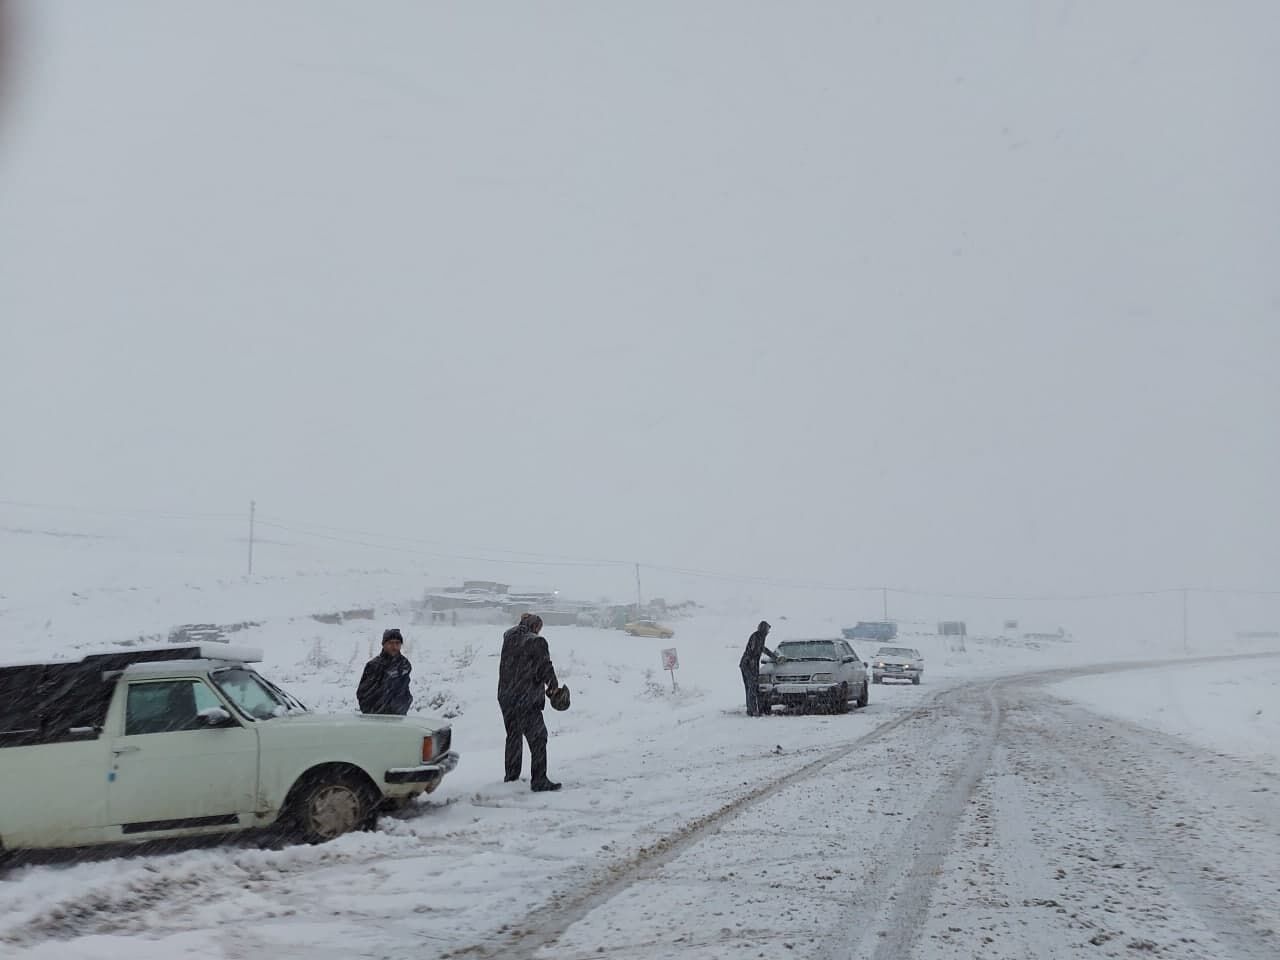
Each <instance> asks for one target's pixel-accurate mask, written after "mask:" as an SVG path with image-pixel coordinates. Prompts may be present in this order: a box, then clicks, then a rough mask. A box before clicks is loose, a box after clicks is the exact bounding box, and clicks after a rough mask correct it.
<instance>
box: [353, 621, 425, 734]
mask: <svg viewBox="0 0 1280 960" xmlns="http://www.w3.org/2000/svg"><path fill="white" fill-rule="evenodd" d="M403 647H404V637H403V636H401V635H400V631H399V630H398V629H397V628H395V627H392V628H391V629H389V630H383V631H382V652H381V653H380V654H378V655H377V656H376V657H374V658H373V659H372V660H370V661H369V662H368V663H366V664H365V665H364V673H363V674H362V675H361V677H360V686H358V687H356V701H357V702H358V703H359V704H360V712H361V713H389V714H399V715H400V716H402V717H403V716H404V715H405V714H406V713H408V712H409V707H411V706H412V705H413V694H412V693H410V692H409V674H410V673H411V672H412V671H413V664H411V663H410V662H409V658H408V657H406V656H405V655H404V654H403V653H401V650H402V649H403Z"/></svg>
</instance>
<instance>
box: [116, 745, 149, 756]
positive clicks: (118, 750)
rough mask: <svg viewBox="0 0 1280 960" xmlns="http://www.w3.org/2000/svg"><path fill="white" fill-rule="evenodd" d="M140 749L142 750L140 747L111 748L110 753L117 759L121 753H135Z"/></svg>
mask: <svg viewBox="0 0 1280 960" xmlns="http://www.w3.org/2000/svg"><path fill="white" fill-rule="evenodd" d="M141 749H142V748H141V747H134V746H124V747H112V748H111V752H112V753H114V754H115V755H116V756H117V757H118V756H120V754H122V753H137V752H138V751H139V750H141Z"/></svg>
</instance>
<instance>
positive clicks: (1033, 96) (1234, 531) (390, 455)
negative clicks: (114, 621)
mask: <svg viewBox="0 0 1280 960" xmlns="http://www.w3.org/2000/svg"><path fill="white" fill-rule="evenodd" d="M13 12H14V13H15V14H16V15H17V17H16V19H17V25H18V27H19V28H20V32H19V35H18V41H19V42H18V44H17V46H16V49H17V52H18V54H19V56H20V59H19V60H18V62H17V64H16V66H17V71H16V73H17V79H18V81H19V84H18V87H17V89H16V94H17V95H16V96H15V97H10V98H9V99H8V100H7V101H6V102H4V104H3V106H4V108H5V110H4V113H3V114H2V115H0V499H6V498H8V499H15V500H36V501H42V502H51V503H59V504H71V505H80V506H89V507H96V508H104V509H116V508H137V507H147V508H151V509H156V510H176V511H184V512H185V511H214V512H237V511H240V510H242V509H243V508H244V506H245V504H246V503H247V501H248V500H249V499H250V498H256V499H257V500H258V502H259V505H260V508H261V509H262V510H264V511H266V512H270V513H271V514H273V515H276V516H280V517H286V518H296V519H298V520H305V521H309V522H314V523H327V524H331V525H335V526H349V527H355V528H358V529H365V530H374V531H386V532H400V533H404V534H406V535H412V536H423V537H431V538H435V539H438V540H440V541H441V542H443V543H447V544H454V545H457V546H459V547H463V546H468V545H485V546H495V547H507V548H512V549H527V550H538V551H545V552H548V553H558V554H566V555H571V556H587V557H600V556H603V557H624V558H632V557H634V558H637V559H640V560H645V561H649V562H653V563H667V564H675V565H679V566H688V567H698V568H707V569H713V570H723V571H732V572H737V573H748V574H761V575H768V576H777V577H787V578H797V579H820V580H822V581H824V582H851V583H867V582H870V583H882V582H888V583H896V584H902V585H916V586H924V587H929V588H933V589H954V590H1013V591H1020V590H1022V591H1042V590H1092V589H1125V588H1130V587H1150V586H1170V585H1179V584H1182V583H1214V584H1223V585H1234V586H1253V587H1274V586H1275V583H1276V573H1277V571H1278V570H1280V511H1278V510H1277V507H1276V496H1277V491H1278V490H1280V430H1278V429H1277V414H1280V376H1278V374H1277V358H1278V357H1280V186H1278V181H1277V174H1276V171H1277V170H1280V103H1278V102H1277V100H1280V39H1278V38H1280V7H1278V6H1277V5H1276V4H1275V3H1274V2H1270V0H1258V2H1245V0H1240V2H1230V3H1217V4H1204V3H1197V2H1192V0H1185V2H1165V0H1159V2H1158V0H1145V2H1138V0H1135V2H1130V3H1125V4H1113V3H1103V2H1101V0H1098V2H1092V3H1070V2H1066V3H1064V2H1055V3H1048V2H1026V0H1005V2H981V3H976V4H957V3H952V2H948V0H929V2H926V0H917V2H913V3H906V4H904V3H899V2H889V0H884V2H877V3H871V2H866V3H853V2H849V3H830V4H815V3H807V4H806V3H787V4H780V3H738V2H735V3H696V4H690V3H685V2H678V3H663V2H653V0H647V2H643V3H631V4H626V5H623V4H617V3H611V4H596V3H577V4H565V3H554V4H549V3H541V4H486V5H483V6H480V5H473V4H454V5H449V6H445V5H443V4H428V3H419V2H407V0H406V2H390V0H381V2H376V3H361V2H354V0H352V2H345V3H338V2H320V0H306V2H302V0H273V2H261V0H254V2H248V0H216V2H215V0H203V2H192V0H150V2H143V0H115V2H112V3H101V2H97V0H80V2H71V0H38V2H37V0H28V2H26V3H18V4H16V5H15V9H14V11H13Z"/></svg>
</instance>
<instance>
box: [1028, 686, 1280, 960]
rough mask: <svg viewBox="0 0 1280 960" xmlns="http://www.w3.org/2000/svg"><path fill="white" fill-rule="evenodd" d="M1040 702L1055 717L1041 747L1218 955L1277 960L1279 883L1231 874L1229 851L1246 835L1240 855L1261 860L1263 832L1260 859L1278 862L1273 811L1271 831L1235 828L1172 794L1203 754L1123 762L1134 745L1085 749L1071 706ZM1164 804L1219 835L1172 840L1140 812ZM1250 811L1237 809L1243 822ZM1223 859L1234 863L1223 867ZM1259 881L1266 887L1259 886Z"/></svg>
mask: <svg viewBox="0 0 1280 960" xmlns="http://www.w3.org/2000/svg"><path fill="white" fill-rule="evenodd" d="M1042 707H1043V708H1045V709H1046V712H1049V711H1052V713H1054V714H1056V715H1057V716H1056V717H1054V718H1052V719H1050V720H1049V725H1048V726H1044V727H1041V729H1040V737H1039V739H1040V743H1041V744H1042V749H1043V750H1044V751H1046V752H1051V753H1053V754H1054V755H1056V756H1057V757H1058V758H1060V759H1061V761H1062V763H1063V765H1064V766H1065V767H1066V768H1067V769H1068V770H1069V771H1071V773H1072V774H1073V777H1072V782H1073V784H1074V785H1075V787H1076V788H1077V789H1079V790H1080V791H1081V792H1082V793H1084V794H1085V795H1086V796H1087V797H1088V798H1089V799H1090V800H1091V801H1092V803H1093V805H1094V806H1096V807H1097V808H1098V809H1100V810H1102V811H1105V813H1106V815H1107V816H1108V817H1109V818H1110V819H1111V820H1113V821H1114V822H1116V823H1117V824H1119V825H1120V826H1121V829H1122V833H1123V835H1124V837H1125V839H1126V840H1127V841H1128V842H1129V843H1130V844H1131V845H1132V846H1133V847H1135V848H1136V849H1138V850H1140V851H1142V853H1143V854H1144V855H1145V857H1146V858H1147V859H1148V860H1149V861H1150V862H1151V863H1152V864H1153V865H1154V867H1155V869H1156V870H1157V871H1158V872H1159V873H1160V875H1161V876H1162V877H1163V878H1164V880H1165V883H1166V884H1167V885H1168V887H1169V888H1170V889H1171V890H1173V891H1174V892H1175V893H1176V894H1177V896H1178V897H1179V898H1180V899H1181V900H1182V901H1183V902H1184V903H1185V904H1186V905H1187V906H1188V907H1189V908H1190V909H1191V910H1193V911H1194V912H1195V914H1196V917H1197V919H1198V920H1199V921H1200V922H1201V923H1202V924H1203V925H1204V927H1205V928H1206V929H1207V930H1208V931H1209V932H1210V933H1212V934H1213V936H1214V937H1216V938H1217V940H1218V941H1219V942H1220V943H1221V944H1222V945H1223V946H1224V947H1225V948H1226V949H1227V950H1228V951H1229V952H1228V953H1227V954H1226V955H1225V956H1224V957H1223V960H1228V958H1230V960H1275V958H1276V957H1277V956H1280V929H1277V910H1276V907H1275V902H1276V899H1275V898H1276V896H1277V895H1278V894H1280V889H1277V888H1276V880H1275V877H1274V876H1272V877H1271V878H1270V879H1268V878H1266V877H1264V876H1262V875H1257V874H1255V875H1253V876H1250V875H1249V873H1250V871H1249V870H1248V869H1247V868H1246V869H1245V871H1243V872H1242V873H1240V874H1234V871H1233V869H1232V866H1233V865H1234V862H1235V859H1236V858H1233V857H1232V856H1231V853H1232V851H1231V842H1232V840H1235V841H1237V842H1238V840H1239V837H1240V836H1247V837H1248V838H1249V840H1250V846H1251V849H1250V850H1248V851H1242V853H1246V854H1248V860H1254V861H1256V860H1258V859H1259V857H1258V853H1257V850H1256V848H1252V844H1253V843H1256V841H1257V840H1259V839H1260V838H1262V837H1266V838H1267V839H1269V840H1270V842H1271V844H1272V846H1273V855H1272V856H1271V857H1263V858H1261V859H1262V860H1264V862H1268V863H1271V864H1274V863H1275V862H1277V860H1280V843H1277V842H1276V841H1277V840H1280V833H1277V832H1276V828H1277V825H1278V818H1277V817H1276V816H1275V814H1274V812H1273V816H1272V820H1271V824H1270V829H1269V830H1266V831H1244V830H1243V829H1242V828H1241V827H1238V828H1237V829H1232V826H1231V824H1223V823H1222V822H1221V821H1223V820H1226V819H1227V818H1229V817H1230V816H1231V814H1230V813H1224V812H1222V811H1221V809H1220V808H1218V809H1214V810H1212V811H1209V810H1204V809H1201V808H1200V807H1199V805H1198V804H1196V803H1194V802H1186V803H1183V802H1179V801H1176V800H1171V799H1170V798H1171V795H1173V794H1174V793H1176V792H1178V791H1180V789H1182V787H1181V780H1182V779H1183V777H1182V776H1181V775H1180V774H1179V771H1178V770H1177V769H1176V767H1177V766H1179V765H1182V766H1184V767H1186V766H1189V765H1190V763H1191V760H1189V759H1187V757H1188V756H1191V755H1192V754H1195V755H1200V754H1197V753H1196V752H1195V751H1191V752H1189V753H1188V752H1187V751H1179V753H1180V754H1182V755H1181V756H1179V759H1178V760H1177V761H1176V762H1175V761H1173V759H1172V757H1173V756H1176V755H1177V754H1170V753H1169V752H1167V751H1158V752H1159V753H1163V754H1164V756H1163V757H1162V758H1160V759H1159V760H1158V761H1157V762H1156V763H1155V764H1154V766H1156V767H1157V768H1158V767H1160V766H1164V765H1165V764H1168V768H1167V772H1160V771H1158V770H1156V771H1152V770H1151V769H1150V767H1151V765H1149V764H1147V763H1145V762H1144V764H1143V767H1142V769H1141V770H1136V769H1130V768H1129V767H1128V764H1127V762H1126V761H1127V760H1128V759H1129V758H1130V756H1133V753H1132V751H1133V750H1134V749H1135V747H1136V745H1134V744H1132V743H1130V744H1128V745H1127V747H1128V749H1127V750H1126V754H1124V755H1119V756H1117V755H1116V753H1115V752H1114V750H1113V749H1108V748H1109V747H1110V746H1111V744H1108V743H1101V744H1100V743H1098V742H1097V738H1096V735H1095V736H1094V737H1090V738H1089V739H1090V740H1092V741H1093V742H1092V743H1090V744H1089V746H1088V747H1086V745H1085V744H1086V739H1085V738H1084V737H1081V736H1080V735H1079V731H1080V729H1081V727H1080V725H1078V724H1072V723H1070V718H1071V715H1072V713H1074V711H1073V710H1070V709H1069V708H1066V707H1064V706H1062V705H1055V704H1054V703H1052V702H1051V703H1048V704H1043V705H1042ZM1091 716H1096V715H1091ZM1097 726H1098V729H1102V730H1107V729H1111V730H1120V729H1123V728H1121V727H1120V726H1119V725H1113V724H1110V723H1109V722H1108V721H1105V720H1104V721H1102V723H1101V724H1098V725H1097ZM1054 727H1057V728H1059V729H1061V728H1066V729H1068V730H1070V731H1072V735H1071V736H1051V735H1050V733H1049V732H1048V731H1049V730H1051V729H1053V728H1054ZM1153 745H1154V743H1153V742H1152V741H1148V743H1147V744H1145V746H1146V747H1147V748H1148V753H1147V754H1146V755H1142V754H1139V755H1138V756H1142V759H1143V761H1147V760H1149V759H1150V756H1151V754H1150V752H1149V749H1150V747H1151V746H1153ZM1205 752H1207V751H1205ZM1250 806H1252V805H1251V804H1250ZM1162 807H1169V808H1171V809H1174V810H1184V811H1185V820H1179V821H1178V822H1179V823H1187V822H1194V820H1193V818H1194V817H1197V816H1198V817H1199V818H1200V819H1201V820H1205V819H1212V820H1214V821H1216V822H1215V824H1214V826H1215V827H1216V828H1221V829H1218V830H1215V832H1218V833H1221V834H1222V836H1219V837H1217V838H1214V839H1212V840H1206V839H1204V838H1202V837H1199V836H1197V835H1193V834H1191V833H1184V834H1183V835H1181V836H1179V837H1178V838H1176V839H1175V838H1171V837H1170V836H1168V835H1167V834H1166V833H1164V832H1163V831H1162V830H1161V828H1160V827H1159V826H1158V825H1157V824H1156V823H1153V821H1152V819H1151V817H1150V816H1149V815H1144V811H1146V812H1149V811H1151V810H1154V809H1160V808H1162ZM1251 812H1252V811H1250V813H1251ZM1249 816H1250V815H1249V814H1245V815H1244V817H1240V815H1239V814H1236V817H1237V818H1238V820H1239V822H1240V823H1243V822H1245V819H1246V818H1248V817H1249ZM1201 829H1204V828H1203V827H1201ZM1210 854H1216V856H1213V861H1214V862H1208V861H1207V859H1206V856H1207V855H1210ZM1223 860H1227V861H1229V862H1230V863H1231V865H1229V866H1225V867H1224V866H1221V865H1220V863H1221V861H1223ZM1233 874H1234V875H1233ZM1264 886H1269V887H1270V889H1269V890H1264V889H1262V887H1264Z"/></svg>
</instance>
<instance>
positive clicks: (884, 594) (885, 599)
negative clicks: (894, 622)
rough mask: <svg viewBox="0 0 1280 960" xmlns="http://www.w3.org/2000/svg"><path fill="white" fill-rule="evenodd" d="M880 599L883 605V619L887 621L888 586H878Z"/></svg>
mask: <svg viewBox="0 0 1280 960" xmlns="http://www.w3.org/2000/svg"><path fill="white" fill-rule="evenodd" d="M880 600H881V602H882V603H883V605H884V620H885V622H886V623H887V622H888V620H889V588H888V587H881V588H880Z"/></svg>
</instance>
